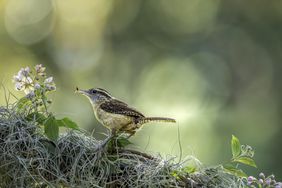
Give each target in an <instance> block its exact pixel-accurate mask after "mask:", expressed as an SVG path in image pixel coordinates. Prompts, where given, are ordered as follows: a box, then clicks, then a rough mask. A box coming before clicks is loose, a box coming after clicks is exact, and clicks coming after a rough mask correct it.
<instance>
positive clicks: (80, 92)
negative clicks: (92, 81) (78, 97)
mask: <svg viewBox="0 0 282 188" xmlns="http://www.w3.org/2000/svg"><path fill="white" fill-rule="evenodd" d="M75 93H79V94H82V95H86V96H87V95H88V92H87V90H83V89H78V87H76V90H75Z"/></svg>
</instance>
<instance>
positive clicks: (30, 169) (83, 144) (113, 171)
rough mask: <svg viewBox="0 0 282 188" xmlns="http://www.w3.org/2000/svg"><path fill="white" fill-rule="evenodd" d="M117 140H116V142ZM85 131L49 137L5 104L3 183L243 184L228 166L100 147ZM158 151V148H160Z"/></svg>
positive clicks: (0, 125)
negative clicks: (190, 167)
mask: <svg viewBox="0 0 282 188" xmlns="http://www.w3.org/2000/svg"><path fill="white" fill-rule="evenodd" d="M112 143H114V142H112ZM99 144H100V141H98V140H96V139H95V138H93V137H92V136H89V135H87V134H85V133H82V132H79V131H69V132H67V133H65V134H63V135H60V137H59V139H58V141H57V143H56V144H54V143H53V142H52V141H49V140H48V139H47V138H46V137H45V136H44V135H43V134H42V130H41V128H39V127H38V126H37V125H36V123H35V122H33V121H27V120H26V118H25V116H24V115H23V114H21V113H17V112H16V110H14V108H13V107H12V106H11V107H0V187H5V188H6V187H13V188H14V187H146V188H147V187H239V184H240V182H238V178H236V177H235V176H230V175H228V174H226V173H224V171H223V170H222V168H221V167H220V166H219V167H214V168H204V167H202V166H199V168H198V170H197V172H193V173H188V172H185V171H183V170H182V169H183V165H182V164H179V163H175V162H173V160H164V159H162V158H161V157H153V156H151V155H149V154H146V153H142V152H139V151H134V150H129V149H126V148H118V149H113V148H114V147H107V148H102V149H99V150H97V148H98V147H99ZM156 152H157V151H156Z"/></svg>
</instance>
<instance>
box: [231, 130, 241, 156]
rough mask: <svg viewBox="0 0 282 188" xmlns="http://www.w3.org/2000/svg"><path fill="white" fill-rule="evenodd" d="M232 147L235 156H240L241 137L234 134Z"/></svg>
mask: <svg viewBox="0 0 282 188" xmlns="http://www.w3.org/2000/svg"><path fill="white" fill-rule="evenodd" d="M231 149H232V155H233V158H235V157H238V156H239V155H240V152H241V144H240V141H239V139H238V138H237V137H235V136H234V135H232V139H231Z"/></svg>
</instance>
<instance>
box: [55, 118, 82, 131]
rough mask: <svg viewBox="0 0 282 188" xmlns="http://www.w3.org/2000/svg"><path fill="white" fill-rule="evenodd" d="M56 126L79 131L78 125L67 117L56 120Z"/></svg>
mask: <svg viewBox="0 0 282 188" xmlns="http://www.w3.org/2000/svg"><path fill="white" fill-rule="evenodd" d="M57 124H58V126H59V127H67V128H71V129H75V130H79V127H78V125H77V124H76V123H75V122H73V121H72V120H70V119H69V118H67V117H65V118H63V119H59V120H57Z"/></svg>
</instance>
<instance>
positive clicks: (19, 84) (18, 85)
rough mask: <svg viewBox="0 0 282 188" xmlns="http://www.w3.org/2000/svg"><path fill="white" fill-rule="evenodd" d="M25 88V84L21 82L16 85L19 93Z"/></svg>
mask: <svg viewBox="0 0 282 188" xmlns="http://www.w3.org/2000/svg"><path fill="white" fill-rule="evenodd" d="M23 86H24V84H23V83H21V82H16V84H15V88H16V90H18V91H21V90H22V89H23Z"/></svg>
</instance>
